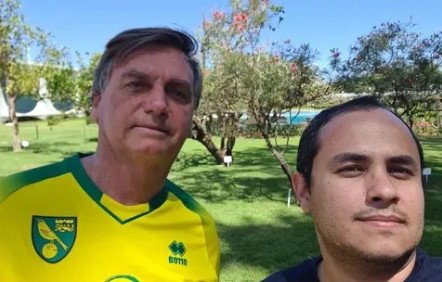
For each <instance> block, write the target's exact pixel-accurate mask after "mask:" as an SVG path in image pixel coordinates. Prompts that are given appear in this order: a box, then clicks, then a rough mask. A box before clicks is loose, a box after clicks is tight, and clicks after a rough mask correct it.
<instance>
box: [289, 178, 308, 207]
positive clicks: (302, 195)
mask: <svg viewBox="0 0 442 282" xmlns="http://www.w3.org/2000/svg"><path fill="white" fill-rule="evenodd" d="M292 189H293V192H294V193H295V195H296V198H297V199H298V202H299V205H300V206H301V208H302V210H303V211H304V212H305V213H307V214H308V213H310V190H309V187H308V186H307V183H306V181H305V178H304V175H302V174H301V173H299V172H295V173H293V174H292Z"/></svg>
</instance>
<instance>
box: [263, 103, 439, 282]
mask: <svg viewBox="0 0 442 282" xmlns="http://www.w3.org/2000/svg"><path fill="white" fill-rule="evenodd" d="M423 165H424V158H423V153H422V147H421V145H420V143H419V141H418V139H417V138H416V136H415V135H414V134H413V132H412V131H411V130H410V128H409V127H408V126H407V125H406V124H405V123H404V122H403V121H402V120H401V119H400V118H399V117H398V116H397V115H395V114H394V113H392V112H391V111H389V110H388V109H386V108H385V107H384V106H383V105H382V104H380V103H379V102H378V101H377V100H376V99H375V98H373V97H370V96H366V97H361V98H357V99H354V100H352V101H349V102H347V103H344V104H341V105H338V106H335V107H332V108H330V109H327V110H325V111H322V112H321V113H320V114H319V115H317V116H316V117H315V118H314V119H313V120H312V121H311V123H310V124H309V125H308V127H307V128H306V129H305V131H304V133H303V134H302V136H301V140H300V144H299V149H298V158H297V170H298V172H297V173H295V174H294V175H293V189H294V191H295V193H296V195H297V197H298V199H299V201H300V205H301V208H302V209H303V210H304V212H306V213H309V214H311V215H312V217H313V222H314V224H315V228H316V234H317V239H318V243H319V247H320V251H321V256H319V257H315V258H310V259H307V260H305V261H304V262H303V263H301V264H299V265H297V266H295V267H293V268H290V269H287V270H283V271H281V272H277V273H275V274H273V275H271V276H270V277H268V278H267V279H265V280H264V281H303V282H304V281H339V282H345V281H442V259H437V258H430V257H428V256H427V255H426V254H425V252H424V251H423V250H422V249H420V248H419V247H418V244H419V242H420V240H421V237H422V231H423V226H424V192H423V188H422V176H421V171H422V168H423Z"/></svg>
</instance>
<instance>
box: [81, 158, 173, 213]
mask: <svg viewBox="0 0 442 282" xmlns="http://www.w3.org/2000/svg"><path fill="white" fill-rule="evenodd" d="M81 163H82V165H83V167H84V168H85V170H86V172H87V174H88V175H89V177H90V178H91V179H92V181H93V182H94V183H95V184H96V185H97V187H98V188H99V189H100V190H101V192H103V193H104V194H106V195H108V196H109V197H111V198H112V199H114V200H116V201H117V202H119V203H121V204H124V205H137V204H142V203H147V202H149V201H150V200H151V199H152V198H153V197H154V196H155V195H157V194H158V193H159V192H160V191H161V189H162V188H163V187H164V183H165V181H166V177H167V174H168V173H169V171H170V167H171V163H170V164H167V163H166V164H165V163H152V162H149V161H143V160H140V159H139V158H138V160H137V161H134V160H130V159H127V158H125V159H118V160H116V159H114V158H112V156H110V155H104V154H100V153H99V152H98V151H97V152H96V153H95V154H93V155H90V156H88V157H84V158H82V159H81Z"/></svg>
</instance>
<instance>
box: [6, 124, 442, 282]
mask: <svg viewBox="0 0 442 282" xmlns="http://www.w3.org/2000/svg"><path fill="white" fill-rule="evenodd" d="M36 125H38V131H39V136H38V140H37V136H36ZM10 131H11V128H10V127H6V126H3V125H0V164H2V165H1V166H0V176H4V175H7V174H10V173H13V172H17V171H20V170H24V169H29V168H32V167H35V166H39V165H42V164H45V163H49V162H53V161H57V160H60V159H62V158H63V157H65V156H68V155H70V154H72V153H73V152H78V151H82V152H88V151H93V150H94V149H95V144H96V143H95V141H96V127H95V126H85V125H84V121H83V120H70V121H66V122H62V123H60V124H58V125H56V126H54V127H53V128H52V130H50V128H48V127H47V125H46V123H45V122H37V123H36V122H26V123H22V126H21V132H22V137H23V138H24V139H26V140H29V141H30V142H31V145H30V147H29V148H28V149H27V150H25V151H23V152H20V153H16V154H13V153H11V152H9V140H10ZM421 140H422V143H423V145H424V149H425V155H426V159H427V166H428V167H431V168H432V170H433V171H432V173H433V174H432V176H431V177H430V178H429V181H428V183H427V185H426V188H425V189H426V202H427V207H426V228H425V233H424V239H423V242H422V245H423V247H424V248H425V249H426V250H427V251H428V252H429V253H430V254H432V255H438V256H442V240H441V238H442V137H425V138H421ZM297 141H298V139H297V138H294V139H293V140H292V145H291V147H290V148H289V150H288V152H287V160H288V161H289V163H290V165H292V167H293V166H294V163H295V152H296V148H297V147H296V146H297V145H296V144H297ZM235 152H236V153H235V165H234V166H232V167H224V166H216V165H214V164H213V161H212V158H211V157H210V155H208V153H207V152H206V151H205V149H204V148H203V146H202V145H200V144H199V143H197V142H195V141H192V140H189V141H187V142H186V144H185V146H184V149H183V151H182V152H181V153H180V155H179V157H178V161H177V162H176V163H175V165H174V167H173V169H172V173H171V175H170V178H171V179H172V180H173V181H175V182H176V183H177V184H179V185H180V186H182V187H183V188H184V189H185V190H187V191H189V192H190V193H191V194H192V195H194V196H195V197H196V198H197V199H198V200H199V201H200V202H201V203H202V204H203V205H204V206H205V207H206V208H207V209H208V210H209V212H211V213H212V215H213V216H214V218H215V221H216V223H217V226H218V230H219V235H220V238H221V247H222V258H221V259H222V262H221V279H222V281H259V280H260V279H262V278H264V277H265V276H266V275H268V274H269V273H271V272H273V271H275V270H278V269H280V268H284V267H288V266H291V265H294V264H295V263H297V262H299V261H301V260H303V259H304V258H305V257H306V256H309V255H315V254H317V253H318V247H317V243H316V237H315V233H314V228H313V225H312V223H311V219H310V218H309V217H308V216H305V215H303V214H302V213H301V211H300V209H299V208H298V207H297V206H296V205H292V206H291V207H290V208H287V206H286V197H287V191H288V182H287V180H286V177H285V176H284V175H283V174H282V172H281V170H280V168H279V165H278V164H277V162H276V161H275V160H274V159H273V157H272V156H271V155H270V154H269V153H268V151H267V149H266V148H265V144H264V142H263V141H261V140H250V139H239V140H238V141H237V145H236V146H235Z"/></svg>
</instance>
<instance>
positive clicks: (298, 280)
mask: <svg viewBox="0 0 442 282" xmlns="http://www.w3.org/2000/svg"><path fill="white" fill-rule="evenodd" d="M321 261H322V257H315V258H309V259H306V260H305V261H303V262H302V263H301V264H299V265H297V266H295V267H292V268H288V269H286V270H282V271H279V272H276V273H273V274H272V275H270V276H269V277H267V278H266V279H264V280H263V281H262V282H288V281H290V282H319V278H318V270H317V269H318V265H319V263H320V262H321ZM439 281H442V258H433V257H429V256H428V255H427V254H426V253H425V252H424V251H423V250H422V249H420V248H418V249H417V252H416V263H415V265H414V268H413V271H412V272H411V274H410V276H408V278H407V279H406V280H405V282H439Z"/></svg>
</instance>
